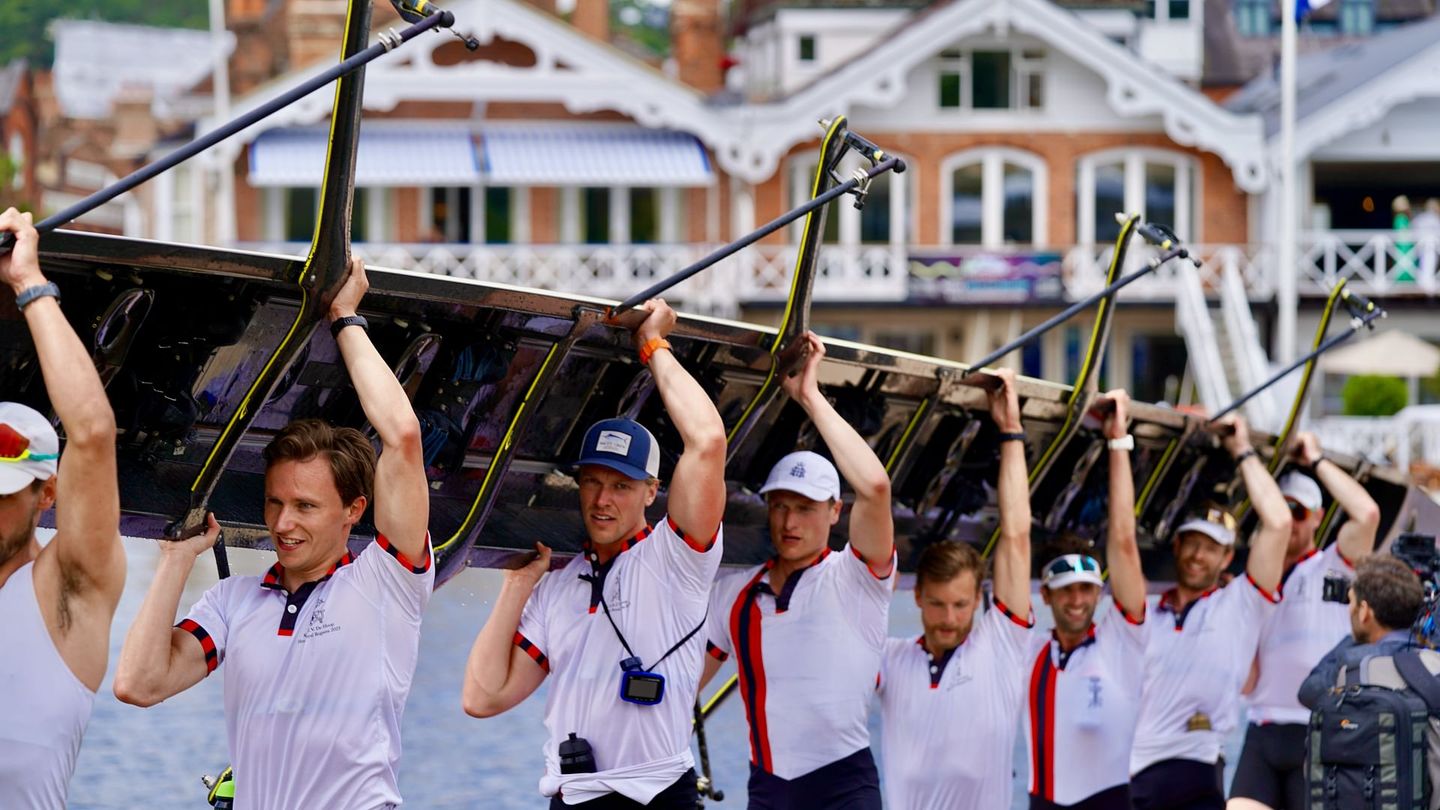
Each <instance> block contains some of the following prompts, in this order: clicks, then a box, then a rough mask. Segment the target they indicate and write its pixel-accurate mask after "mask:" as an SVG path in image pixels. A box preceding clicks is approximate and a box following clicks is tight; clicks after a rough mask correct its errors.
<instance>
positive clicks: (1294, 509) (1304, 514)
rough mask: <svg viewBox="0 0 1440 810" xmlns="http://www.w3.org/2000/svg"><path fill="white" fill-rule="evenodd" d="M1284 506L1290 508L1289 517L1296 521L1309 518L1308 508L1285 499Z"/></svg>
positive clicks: (1297, 502)
mask: <svg viewBox="0 0 1440 810" xmlns="http://www.w3.org/2000/svg"><path fill="white" fill-rule="evenodd" d="M1285 505H1286V506H1289V507H1290V516H1291V517H1293V518H1295V519H1296V520H1304V519H1306V518H1308V517H1310V507H1308V506H1306V505H1305V504H1303V503H1300V502H1299V501H1297V500H1294V499H1292V498H1286V499H1285Z"/></svg>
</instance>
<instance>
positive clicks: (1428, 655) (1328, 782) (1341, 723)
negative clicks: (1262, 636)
mask: <svg viewBox="0 0 1440 810" xmlns="http://www.w3.org/2000/svg"><path fill="white" fill-rule="evenodd" d="M1422 656H1423V660H1422ZM1436 671H1440V654H1437V653H1435V652H1434V651H1431V650H1424V651H1416V650H1405V651H1403V652H1400V653H1397V654H1395V655H1394V656H1374V657H1371V658H1367V659H1365V660H1364V661H1362V662H1361V663H1360V664H1359V665H1353V666H1349V667H1346V668H1345V671H1344V672H1343V673H1342V674H1341V676H1340V678H1339V681H1340V683H1338V684H1337V685H1336V686H1335V687H1334V688H1333V689H1331V690H1330V692H1329V693H1327V694H1326V695H1325V697H1324V698H1323V699H1322V700H1321V702H1320V705H1319V706H1318V707H1316V709H1315V711H1314V712H1312V713H1311V715H1310V730H1309V735H1308V739H1307V750H1306V758H1305V777H1306V788H1307V794H1308V802H1307V807H1308V810H1440V791H1436V790H1434V789H1433V788H1434V785H1435V784H1436V783H1437V781H1440V778H1437V777H1440V721H1437V720H1436V719H1435V718H1436V717H1437V716H1440V679H1437V676H1436V675H1434V674H1432V673H1433V672H1436Z"/></svg>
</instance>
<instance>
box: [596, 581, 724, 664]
mask: <svg viewBox="0 0 1440 810" xmlns="http://www.w3.org/2000/svg"><path fill="white" fill-rule="evenodd" d="M612 564H614V561H613V560H612V561H610V562H609V563H606V564H605V566H604V567H600V566H596V565H595V563H594V562H593V561H592V562H591V563H590V565H591V569H592V571H593V572H594V573H591V574H581V575H580V578H581V579H583V580H585V581H586V582H588V583H590V587H592V588H595V589H596V591H597V592H598V593H599V601H600V608H601V610H603V611H605V619H606V621H608V622H610V629H612V630H614V631H615V638H617V639H619V640H620V646H621V647H624V648H625V654H626V655H628V656H629V657H630V658H632V659H634V660H635V661H637V662H638V661H639V660H640V657H639V656H637V655H635V651H634V650H632V649H630V642H628V641H626V640H625V634H624V633H622V632H620V626H619V625H617V624H616V623H615V617H613V616H611V615H610V605H609V604H607V603H606V602H605V575H606V574H608V573H610V566H611V565H612ZM709 618H710V607H709V605H706V607H705V615H704V616H702V617H701V618H700V623H699V624H697V625H695V627H694V628H693V629H692V630H691V631H690V632H688V633H686V634H685V637H684V638H682V639H680V640H679V641H677V642H675V644H674V645H673V646H671V647H670V649H668V650H666V651H665V654H664V655H662V656H660V658H659V660H657V661H656V662H655V663H653V664H651V665H650V666H648V667H646V666H641V667H640V668H641V669H642V670H646V671H653V670H654V669H655V668H656V667H658V666H660V664H661V663H663V662H664V661H665V659H666V658H669V657H670V656H671V655H672V654H674V652H675V651H676V650H679V649H680V648H681V647H684V646H685V642H687V641H689V640H690V639H692V638H694V637H695V634H696V633H698V632H700V630H701V628H703V627H704V626H705V622H706V620H707V619H709Z"/></svg>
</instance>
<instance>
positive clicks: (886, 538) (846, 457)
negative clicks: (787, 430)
mask: <svg viewBox="0 0 1440 810" xmlns="http://www.w3.org/2000/svg"><path fill="white" fill-rule="evenodd" d="M804 340H805V343H806V346H807V350H808V352H809V355H808V356H807V357H806V358H805V364H804V365H803V366H802V367H801V368H800V370H799V371H798V372H797V373H796V374H794V375H793V376H788V377H786V378H785V379H784V380H783V381H782V382H781V385H782V386H783V387H784V388H785V393H787V394H789V395H790V398H791V399H793V400H795V401H796V402H797V403H799V405H800V407H801V408H804V409H805V413H806V415H808V416H809V417H810V421H811V422H813V423H814V424H815V429H816V430H818V431H820V437H821V438H823V439H824V440H825V445H826V446H827V447H829V448H830V454H831V455H832V456H834V457H835V467H836V468H837V469H838V470H839V471H840V474H841V475H843V476H845V481H846V483H848V484H850V487H851V489H853V490H855V505H854V506H853V507H852V508H851V510H850V532H849V534H850V546H851V547H852V548H854V549H855V550H856V551H858V552H860V556H861V557H864V558H865V562H866V563H868V564H869V565H870V568H871V570H872V571H874V572H875V573H876V574H877V575H879V576H888V575H889V573H890V567H891V566H890V563H891V560H892V559H893V558H894V555H895V523H894V519H893V518H892V516H891V513H890V475H889V474H888V473H886V472H885V465H884V464H881V463H880V459H879V458H878V457H876V455H875V451H874V450H871V449H870V445H869V444H866V442H865V439H864V438H863V437H861V435H860V434H859V433H857V432H856V431H855V428H853V427H851V426H850V423H849V422H846V421H845V420H844V419H843V418H841V416H840V414H839V413H836V411H835V407H834V406H833V405H831V404H830V400H828V399H826V398H825V395H824V394H822V393H820V384H819V380H818V376H819V369H820V362H821V361H822V360H824V359H825V344H824V343H822V342H821V341H820V338H819V337H817V336H816V335H815V333H814V332H807V333H806V334H805V338H804Z"/></svg>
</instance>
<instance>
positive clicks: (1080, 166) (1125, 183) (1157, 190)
mask: <svg viewBox="0 0 1440 810" xmlns="http://www.w3.org/2000/svg"><path fill="white" fill-rule="evenodd" d="M1199 185H1200V180H1199V171H1198V169H1197V166H1196V164H1195V159H1194V158H1192V157H1190V156H1189V155H1185V154H1181V153H1179V152H1169V151H1166V150H1163V149H1112V150H1109V151H1105V152H1097V153H1095V154H1092V155H1086V156H1085V157H1083V158H1081V159H1080V161H1079V162H1078V163H1077V164H1076V179H1075V211H1076V217H1077V222H1076V228H1075V233H1076V235H1077V237H1078V238H1077V240H1076V241H1078V242H1080V243H1081V244H1094V243H1096V242H1109V241H1113V240H1114V239H1115V237H1116V236H1117V235H1118V234H1119V233H1120V225H1119V223H1118V222H1116V220H1115V215H1116V214H1117V213H1138V214H1140V215H1141V216H1142V217H1144V218H1145V219H1146V220H1147V221H1149V222H1155V223H1159V224H1161V225H1165V226H1168V227H1170V228H1173V229H1174V230H1175V233H1176V234H1178V235H1179V236H1180V238H1181V239H1185V240H1187V241H1196V240H1198V239H1199V238H1200V234H1199V233H1197V230H1196V228H1195V219H1194V215H1195V208H1196V205H1195V201H1196V200H1197V199H1199V190H1200V189H1199Z"/></svg>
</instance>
